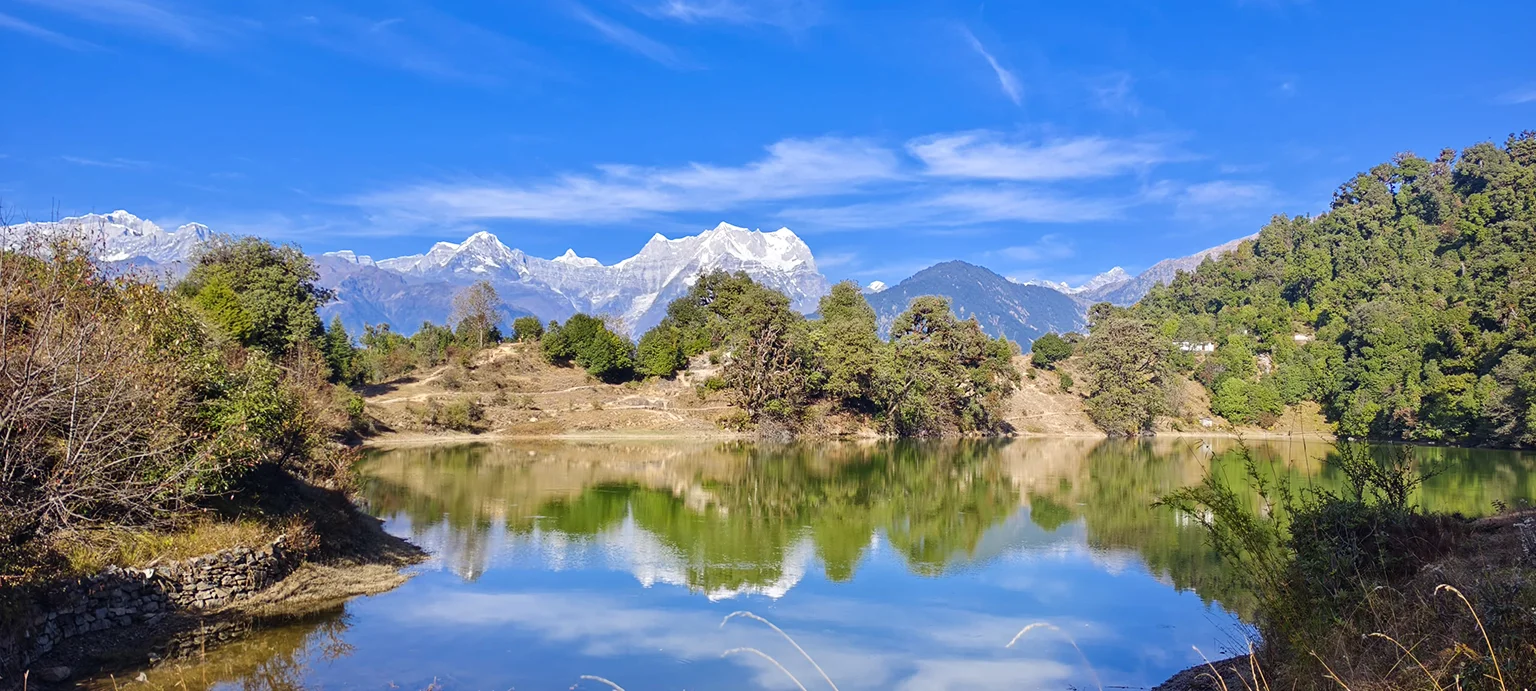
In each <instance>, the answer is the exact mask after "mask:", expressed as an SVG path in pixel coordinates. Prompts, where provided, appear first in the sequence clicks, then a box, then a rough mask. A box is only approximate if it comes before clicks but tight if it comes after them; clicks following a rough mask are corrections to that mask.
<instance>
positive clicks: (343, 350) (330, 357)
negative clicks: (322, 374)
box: [325, 315, 362, 383]
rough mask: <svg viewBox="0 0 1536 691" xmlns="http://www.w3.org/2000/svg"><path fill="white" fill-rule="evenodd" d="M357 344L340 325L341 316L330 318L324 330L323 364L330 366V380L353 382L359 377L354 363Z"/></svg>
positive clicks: (359, 374) (359, 373)
mask: <svg viewBox="0 0 1536 691" xmlns="http://www.w3.org/2000/svg"><path fill="white" fill-rule="evenodd" d="M356 360H357V346H355V345H353V344H352V336H351V334H348V333H347V328H346V327H345V326H343V325H342V323H341V317H340V316H339V315H338V316H335V317H332V318H331V327H330V328H329V329H326V330H325V364H326V365H328V366H330V368H331V379H332V381H337V382H343V383H353V382H356V381H357V380H358V379H359V378H361V374H362V373H361V372H360V371H359V369H358V368H357V365H356Z"/></svg>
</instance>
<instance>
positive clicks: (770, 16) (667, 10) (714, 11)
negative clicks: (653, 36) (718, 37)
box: [640, 0, 821, 29]
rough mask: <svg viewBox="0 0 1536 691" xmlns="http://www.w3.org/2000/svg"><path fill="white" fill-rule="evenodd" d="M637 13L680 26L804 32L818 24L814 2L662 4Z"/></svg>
mask: <svg viewBox="0 0 1536 691" xmlns="http://www.w3.org/2000/svg"><path fill="white" fill-rule="evenodd" d="M640 10H641V11H643V12H645V13H646V14H649V15H651V16H655V17H667V18H670V19H676V20H679V21H684V22H694V23H698V22H725V23H729V24H768V25H772V26H778V27H781V28H784V29H804V28H807V27H810V26H812V25H814V24H816V23H817V22H818V21H820V20H821V3H820V2H817V1H816V0H662V1H661V2H648V3H646V4H644V5H641V6H640Z"/></svg>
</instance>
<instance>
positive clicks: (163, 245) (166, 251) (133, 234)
mask: <svg viewBox="0 0 1536 691" xmlns="http://www.w3.org/2000/svg"><path fill="white" fill-rule="evenodd" d="M65 230H79V231H84V232H85V233H88V234H90V237H91V240H92V241H93V242H100V243H101V244H102V257H101V258H102V259H103V260H106V261H111V262H119V261H129V260H133V261H135V262H136V263H140V264H176V263H178V262H183V261H186V260H187V259H188V258H190V257H191V256H192V252H193V251H194V250H195V249H196V248H197V246H198V245H200V244H202V243H203V242H205V241H207V240H208V238H209V237H210V236H211V235H212V232H211V231H210V230H209V229H208V226H205V225H203V224H201V223H187V224H184V225H182V226H180V227H178V228H177V229H176V230H174V231H167V230H165V229H164V228H161V227H160V226H158V225H155V224H154V223H153V222H150V221H147V220H144V219H142V218H139V217H138V216H135V215H133V214H131V213H128V212H127V211H122V210H118V211H113V212H112V213H109V214H86V215H84V216H73V217H70V218H66V219H63V220H60V221H48V222H41V223H22V224H20V225H17V226H14V227H12V228H11V231H12V232H16V233H20V234H23V235H27V234H39V235H52V234H55V233H59V232H63V231H65Z"/></svg>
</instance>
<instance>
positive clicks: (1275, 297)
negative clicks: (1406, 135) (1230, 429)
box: [1133, 132, 1536, 446]
mask: <svg viewBox="0 0 1536 691" xmlns="http://www.w3.org/2000/svg"><path fill="white" fill-rule="evenodd" d="M1133 313H1134V314H1135V315H1136V316H1138V317H1140V318H1142V319H1143V320H1146V321H1147V322H1149V323H1150V324H1152V325H1156V326H1157V327H1158V328H1159V329H1160V330H1161V332H1162V335H1164V336H1166V337H1169V338H1171V339H1172V340H1174V341H1190V342H1197V343H1199V342H1207V341H1208V342H1214V343H1215V344H1217V346H1218V347H1217V350H1216V352H1215V353H1214V354H1213V355H1210V356H1206V357H1204V358H1203V359H1202V360H1200V361H1197V362H1194V363H1193V366H1194V367H1195V375H1196V377H1197V378H1198V379H1199V380H1200V381H1201V382H1202V383H1204V384H1205V385H1206V386H1208V387H1210V388H1211V390H1212V392H1213V394H1214V395H1213V399H1212V400H1213V409H1215V410H1216V412H1218V413H1220V414H1222V415H1224V416H1226V417H1228V418H1229V419H1234V420H1245V419H1259V418H1262V417H1264V416H1272V415H1274V414H1277V413H1279V411H1280V409H1281V406H1282V405H1283V404H1286V403H1294V402H1297V401H1301V400H1305V399H1312V400H1316V401H1318V402H1320V403H1321V404H1323V406H1324V410H1325V411H1326V413H1327V414H1328V415H1329V417H1330V418H1331V419H1333V420H1334V421H1336V423H1337V425H1338V432H1339V435H1340V436H1370V437H1378V438H1392V439H1404V440H1424V441H1456V442H1465V443H1475V444H1492V445H1512V446H1532V445H1536V337H1533V333H1532V318H1533V315H1536V132H1525V133H1522V134H1519V135H1512V136H1511V137H1510V138H1509V139H1508V140H1507V141H1506V142H1505V143H1504V145H1503V146H1498V145H1494V144H1491V143H1482V144H1477V145H1475V146H1472V147H1469V148H1467V149H1465V150H1463V151H1461V152H1460V153H1459V154H1458V153H1457V152H1456V151H1454V150H1450V149H1447V150H1445V151H1442V152H1441V153H1440V154H1439V156H1437V157H1435V158H1434V160H1426V159H1424V158H1420V157H1418V156H1415V155H1412V154H1401V155H1399V156H1397V157H1395V158H1394V159H1393V160H1392V161H1390V162H1388V163H1383V164H1381V165H1378V166H1376V167H1374V168H1372V169H1371V170H1370V171H1368V172H1365V173H1362V174H1360V175H1357V176H1356V177H1355V178H1354V179H1352V180H1350V181H1349V182H1347V183H1345V184H1344V185H1342V186H1341V187H1340V188H1339V190H1338V191H1337V192H1336V193H1335V195H1334V199H1333V203H1332V206H1331V209H1330V210H1329V211H1328V212H1327V213H1324V214H1321V215H1319V216H1317V217H1315V218H1309V217H1298V218H1287V217H1284V216H1277V217H1275V218H1274V219H1273V220H1272V221H1271V222H1270V223H1269V224H1268V225H1267V226H1265V227H1264V228H1263V230H1262V231H1261V232H1260V233H1259V235H1258V237H1257V238H1256V239H1255V240H1254V241H1252V242H1248V243H1244V245H1243V246H1242V247H1241V248H1240V249H1238V250H1237V251H1234V252H1232V253H1230V254H1227V255H1225V256H1223V257H1221V258H1220V259H1218V260H1213V261H1207V262H1205V263H1203V264H1202V265H1201V266H1200V267H1199V268H1198V269H1197V270H1196V271H1194V272H1192V273H1183V274H1180V275H1179V276H1178V277H1177V278H1176V279H1175V280H1174V281H1173V282H1172V283H1171V284H1169V285H1167V286H1164V287H1160V288H1157V289H1154V290H1153V291H1152V292H1151V293H1150V294H1148V295H1147V297H1146V298H1145V299H1144V300H1142V301H1141V302H1140V303H1138V304H1137V306H1136V307H1135V308H1134V310H1133Z"/></svg>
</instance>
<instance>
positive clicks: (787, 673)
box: [720, 648, 807, 691]
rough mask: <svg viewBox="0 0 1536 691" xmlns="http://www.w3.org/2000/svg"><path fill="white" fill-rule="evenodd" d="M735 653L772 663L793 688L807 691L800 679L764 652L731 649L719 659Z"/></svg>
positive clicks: (752, 649) (754, 649) (721, 654)
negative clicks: (792, 683) (746, 654)
mask: <svg viewBox="0 0 1536 691" xmlns="http://www.w3.org/2000/svg"><path fill="white" fill-rule="evenodd" d="M735 653H752V654H754V655H757V656H758V657H761V658H763V659H764V660H767V661H769V662H772V663H773V666H774V667H778V668H779V671H780V672H783V673H784V676H787V677H789V680H790V681H793V682H795V686H798V687H800V691H807V689H806V688H805V684H802V683H800V679H799V678H798V677H796V676H795V675H794V674H791V673H790V671H789V670H787V669H784V665H781V664H779V661H778V660H775V659H773V656H771V655H769V654H768V653H765V652H763V651H761V650H758V649H757V648H731V649H730V650H727V651H725V652H723V653H720V657H725V656H727V655H732V654H735Z"/></svg>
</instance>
